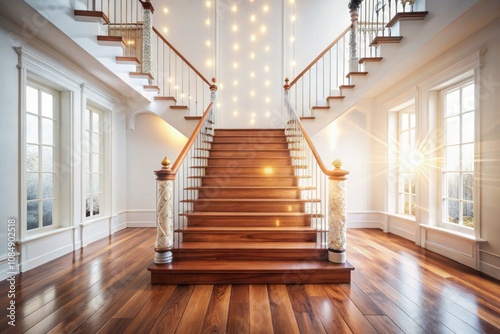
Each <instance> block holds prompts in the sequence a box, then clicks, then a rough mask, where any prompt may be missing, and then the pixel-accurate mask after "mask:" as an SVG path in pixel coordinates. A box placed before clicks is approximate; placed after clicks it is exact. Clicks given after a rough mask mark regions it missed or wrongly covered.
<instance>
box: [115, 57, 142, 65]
mask: <svg viewBox="0 0 500 334" xmlns="http://www.w3.org/2000/svg"><path fill="white" fill-rule="evenodd" d="M115 61H116V63H117V64H132V65H140V64H141V62H140V61H139V59H137V57H124V56H117V57H115Z"/></svg>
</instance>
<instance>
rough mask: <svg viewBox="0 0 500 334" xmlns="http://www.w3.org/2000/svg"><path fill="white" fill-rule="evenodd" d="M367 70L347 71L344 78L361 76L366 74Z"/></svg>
mask: <svg viewBox="0 0 500 334" xmlns="http://www.w3.org/2000/svg"><path fill="white" fill-rule="evenodd" d="M367 74H368V72H349V73H347V75H346V78H348V79H350V78H351V77H362V76H366V75H367Z"/></svg>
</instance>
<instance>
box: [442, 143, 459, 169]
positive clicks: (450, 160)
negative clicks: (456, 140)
mask: <svg viewBox="0 0 500 334" xmlns="http://www.w3.org/2000/svg"><path fill="white" fill-rule="evenodd" d="M445 154H446V163H445V170H448V171H458V167H459V162H460V156H459V146H451V147H447V148H446V153H445Z"/></svg>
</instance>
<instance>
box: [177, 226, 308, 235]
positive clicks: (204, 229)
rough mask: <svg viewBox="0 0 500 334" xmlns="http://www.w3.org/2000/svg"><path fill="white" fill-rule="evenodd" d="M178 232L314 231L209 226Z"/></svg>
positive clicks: (285, 228)
mask: <svg viewBox="0 0 500 334" xmlns="http://www.w3.org/2000/svg"><path fill="white" fill-rule="evenodd" d="M178 231H182V232H183V233H186V232H247V231H250V232H281V233H282V232H287V231H288V232H310V231H316V229H315V228H314V227H311V226H273V227H251V226H247V227H238V226H228V227H220V226H213V227H212V226H211V227H200V226H193V227H190V226H188V227H186V228H184V229H179V230H178Z"/></svg>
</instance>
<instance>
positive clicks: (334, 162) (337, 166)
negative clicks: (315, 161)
mask: <svg viewBox="0 0 500 334" xmlns="http://www.w3.org/2000/svg"><path fill="white" fill-rule="evenodd" d="M332 165H333V167H335V169H340V167H342V161H340V159H335V160H334V161H333V162H332Z"/></svg>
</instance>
